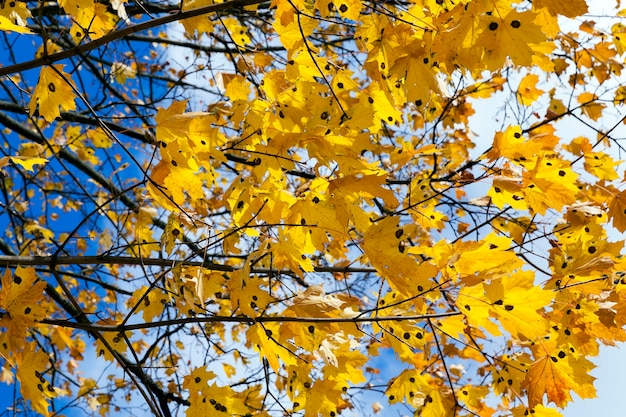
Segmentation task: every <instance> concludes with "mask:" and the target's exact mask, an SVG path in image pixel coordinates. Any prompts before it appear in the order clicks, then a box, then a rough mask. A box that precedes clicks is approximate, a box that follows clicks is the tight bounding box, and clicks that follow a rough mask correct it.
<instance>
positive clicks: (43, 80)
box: [29, 65, 76, 122]
mask: <svg viewBox="0 0 626 417" xmlns="http://www.w3.org/2000/svg"><path fill="white" fill-rule="evenodd" d="M63 67H64V65H53V66H52V67H43V68H42V69H41V72H40V73H39V81H38V82H37V86H36V87H35V91H33V95H32V97H31V99H30V104H29V109H30V114H31V116H32V115H33V114H34V113H35V110H36V109H37V105H38V104H39V115H40V116H41V117H43V118H44V119H45V120H46V121H48V122H51V121H53V120H54V119H55V118H57V117H60V116H61V113H60V112H59V107H60V108H62V109H63V110H64V111H69V110H76V103H75V102H74V100H75V99H76V93H75V92H74V88H75V87H74V84H73V82H72V77H71V76H70V74H67V73H65V72H63Z"/></svg>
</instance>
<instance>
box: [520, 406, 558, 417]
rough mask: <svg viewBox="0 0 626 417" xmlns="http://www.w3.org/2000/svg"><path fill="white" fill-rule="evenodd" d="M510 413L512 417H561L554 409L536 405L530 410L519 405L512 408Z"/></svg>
mask: <svg viewBox="0 0 626 417" xmlns="http://www.w3.org/2000/svg"><path fill="white" fill-rule="evenodd" d="M511 411H512V412H513V417H528V416H533V417H563V414H561V413H559V412H558V411H557V410H555V409H554V408H548V407H545V406H543V405H541V404H537V405H536V406H534V407H533V408H531V409H528V408H527V407H524V406H522V405H520V406H518V407H514V408H513V409H511Z"/></svg>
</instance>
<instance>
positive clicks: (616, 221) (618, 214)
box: [609, 191, 626, 233]
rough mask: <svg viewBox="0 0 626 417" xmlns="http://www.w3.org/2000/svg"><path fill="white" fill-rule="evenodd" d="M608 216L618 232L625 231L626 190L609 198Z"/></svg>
mask: <svg viewBox="0 0 626 417" xmlns="http://www.w3.org/2000/svg"><path fill="white" fill-rule="evenodd" d="M609 217H611V220H612V222H613V227H615V228H616V229H617V230H619V231H620V232H622V233H624V232H626V191H622V192H620V193H618V194H617V195H615V196H613V197H612V198H611V202H610V203H609Z"/></svg>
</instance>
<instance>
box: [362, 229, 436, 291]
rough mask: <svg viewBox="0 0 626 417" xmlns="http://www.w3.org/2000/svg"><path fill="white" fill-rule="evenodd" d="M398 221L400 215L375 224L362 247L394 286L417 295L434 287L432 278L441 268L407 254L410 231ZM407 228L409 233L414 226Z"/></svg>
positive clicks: (366, 233) (369, 230)
mask: <svg viewBox="0 0 626 417" xmlns="http://www.w3.org/2000/svg"><path fill="white" fill-rule="evenodd" d="M398 221H399V220H398V218H397V217H386V218H384V219H382V220H380V221H377V222H376V223H374V224H373V225H372V226H370V228H369V229H367V231H366V232H365V235H364V236H363V243H362V244H361V248H362V249H363V251H364V252H365V254H366V255H367V258H368V259H369V261H370V263H371V264H372V266H373V267H374V268H376V270H377V271H378V273H379V274H380V276H381V277H383V278H385V279H386V280H387V283H388V284H389V286H390V287H391V288H393V289H395V290H396V291H399V292H400V293H402V294H405V295H407V296H414V295H417V294H420V293H422V292H423V291H424V290H427V289H428V288H430V287H431V285H432V283H431V282H430V278H433V277H434V276H435V275H436V274H437V268H436V267H435V266H434V265H432V264H430V263H427V262H422V263H419V262H418V261H417V260H416V258H415V257H413V256H411V255H409V254H408V252H407V253H405V250H406V249H405V247H404V245H405V243H404V240H405V239H407V237H409V236H410V234H409V233H406V232H405V230H404V227H402V226H399V225H398ZM406 229H407V230H406V231H407V232H408V231H409V230H410V226H406Z"/></svg>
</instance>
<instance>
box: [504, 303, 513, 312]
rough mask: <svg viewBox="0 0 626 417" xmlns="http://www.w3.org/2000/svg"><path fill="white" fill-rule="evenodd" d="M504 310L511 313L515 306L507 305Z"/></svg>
mask: <svg viewBox="0 0 626 417" xmlns="http://www.w3.org/2000/svg"><path fill="white" fill-rule="evenodd" d="M504 309H505V310H506V311H511V310H513V306H512V305H511V304H507V305H505V306H504Z"/></svg>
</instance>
